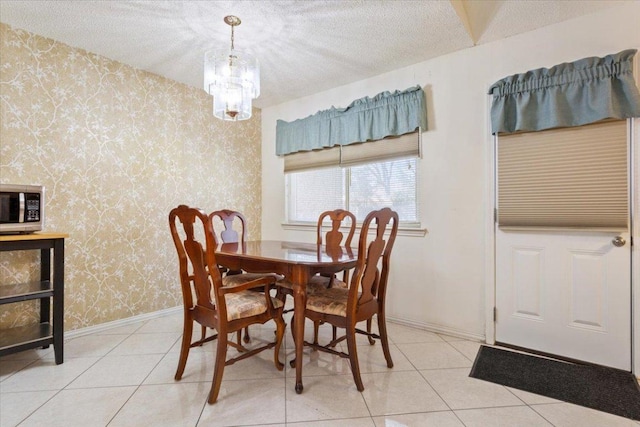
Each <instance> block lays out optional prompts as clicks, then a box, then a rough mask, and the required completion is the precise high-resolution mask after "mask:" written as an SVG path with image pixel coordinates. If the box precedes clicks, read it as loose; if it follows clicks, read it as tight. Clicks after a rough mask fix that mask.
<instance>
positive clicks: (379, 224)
mask: <svg viewBox="0 0 640 427" xmlns="http://www.w3.org/2000/svg"><path fill="white" fill-rule="evenodd" d="M369 229H371V230H372V231H373V233H371V235H370V233H369ZM397 232H398V214H397V213H396V212H394V211H392V210H391V209H389V208H383V209H380V210H376V211H373V212H370V213H369V214H368V215H367V217H366V218H365V220H364V222H363V224H362V230H361V232H360V238H359V242H358V260H357V263H356V266H355V268H354V269H353V274H352V277H351V281H350V283H349V286H348V288H342V287H330V288H326V287H317V288H313V290H311V291H310V292H309V293H308V295H307V306H306V308H305V317H306V318H308V319H310V320H311V321H313V322H314V323H315V322H324V323H329V324H331V325H333V326H335V327H337V328H341V329H344V330H345V334H344V335H343V336H341V337H339V338H337V339H336V338H334V339H333V340H332V341H331V342H329V343H328V344H326V345H319V344H317V343H308V342H304V345H307V346H310V347H312V348H315V349H317V350H321V351H325V352H328V353H331V354H335V355H338V356H341V357H345V358H348V359H349V362H350V364H351V371H352V373H353V379H354V381H355V383H356V387H357V389H358V390H359V391H363V390H364V386H363V384H362V379H361V377H360V367H359V364H358V352H357V346H356V333H358V334H364V335H366V336H368V338H369V342H370V344H373V343H374V342H375V341H373V339H374V338H375V339H379V340H380V341H381V342H382V350H383V353H384V357H385V359H386V361H387V367H389V368H392V367H393V361H392V360H391V353H390V352H389V341H388V338H387V326H386V319H385V296H386V293H387V280H388V278H389V260H390V257H391V250H392V249H393V244H394V241H395V238H396V234H397ZM374 315H375V316H376V317H377V321H378V332H379V334H375V333H372V332H371V321H372V319H373V316H374ZM363 321H366V322H367V330H366V331H363V330H361V329H358V328H356V325H357V324H358V323H359V322H363ZM294 339H298V337H294ZM300 339H304V337H301V338H300ZM345 339H346V341H347V353H344V352H339V351H336V350H334V349H333V347H335V345H336V344H337V343H339V342H341V341H343V340H345Z"/></svg>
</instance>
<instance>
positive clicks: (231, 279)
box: [222, 273, 282, 288]
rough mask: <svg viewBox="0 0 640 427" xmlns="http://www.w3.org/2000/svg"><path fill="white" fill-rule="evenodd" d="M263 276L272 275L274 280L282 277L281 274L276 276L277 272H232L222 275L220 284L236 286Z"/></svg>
mask: <svg viewBox="0 0 640 427" xmlns="http://www.w3.org/2000/svg"><path fill="white" fill-rule="evenodd" d="M265 276H274V277H275V278H276V280H279V279H281V278H282V276H278V275H277V274H272V273H242V274H233V275H231V276H224V277H223V278H222V286H224V287H225V288H226V287H229V286H238V285H242V284H245V283H247V282H250V281H252V280H258V279H262V278H263V277H265Z"/></svg>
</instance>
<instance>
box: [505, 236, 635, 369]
mask: <svg viewBox="0 0 640 427" xmlns="http://www.w3.org/2000/svg"><path fill="white" fill-rule="evenodd" d="M617 236H620V237H621V238H622V239H624V240H625V241H626V243H625V244H624V245H623V246H615V245H614V243H613V239H614V238H616V237H617ZM628 241H629V236H628V234H627V233H620V234H615V233H604V232H603V233H597V232H594V233H584V232H583V233H577V232H575V233H571V232H555V233H553V232H522V231H502V230H500V229H497V232H496V264H497V265H496V325H495V326H496V341H498V342H500V343H505V344H510V345H514V346H517V347H522V348H526V349H532V350H536V351H541V352H544V353H549V354H554V355H559V356H562V357H566V358H571V359H577V360H582V361H587V362H591V363H596V364H599V365H605V366H611V367H614V368H619V369H623V370H626V371H630V370H631V269H630V265H631V245H630V244H629V242H628ZM616 243H617V244H620V243H621V241H620V240H617V241H616Z"/></svg>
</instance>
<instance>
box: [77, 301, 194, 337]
mask: <svg viewBox="0 0 640 427" xmlns="http://www.w3.org/2000/svg"><path fill="white" fill-rule="evenodd" d="M179 312H182V306H181V305H180V306H177V307H172V308H165V309H163V310H158V311H153V312H151V313H144V314H138V315H136V316H132V317H127V318H125V319H118V320H114V321H111V322H105V323H101V324H99V325H93V326H87V327H86V328H79V329H74V330H73V331H65V333H64V338H65V339H70V338H77V337H82V336H85V335H91V334H95V333H98V332H103V331H106V330H109V329H113V328H119V327H121V326H127V325H130V324H132V323H137V322H142V321H144V320H150V319H157V318H159V317H163V316H169V315H171V314H175V313H179Z"/></svg>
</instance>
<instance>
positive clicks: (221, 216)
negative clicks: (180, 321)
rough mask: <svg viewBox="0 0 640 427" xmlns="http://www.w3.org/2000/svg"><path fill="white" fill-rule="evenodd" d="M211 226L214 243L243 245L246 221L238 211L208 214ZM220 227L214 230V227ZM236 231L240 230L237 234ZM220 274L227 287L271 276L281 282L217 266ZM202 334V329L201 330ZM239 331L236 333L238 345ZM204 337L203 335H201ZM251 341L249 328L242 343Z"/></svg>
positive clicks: (227, 210) (270, 274) (223, 210)
mask: <svg viewBox="0 0 640 427" xmlns="http://www.w3.org/2000/svg"><path fill="white" fill-rule="evenodd" d="M209 218H210V219H211V225H212V227H213V232H214V237H215V238H216V243H219V242H222V243H244V242H245V241H246V237H247V219H246V218H245V216H244V215H243V214H242V213H241V212H238V211H234V210H230V209H221V210H217V211H213V212H211V213H210V214H209ZM217 224H221V226H220V227H219V228H218V230H216V225H217ZM238 229H239V230H240V231H239V232H238ZM218 268H219V269H220V272H222V273H224V274H225V278H226V280H225V283H226V284H229V285H235V284H241V283H244V282H248V281H251V280H257V279H260V278H262V277H265V276H273V277H275V278H276V281H277V280H282V279H283V277H282V276H278V275H277V274H273V273H247V272H244V271H242V270H229V269H228V268H226V267H223V266H218ZM203 333H204V329H203ZM240 334H241V331H238V343H240ZM203 336H204V335H203ZM250 341H251V337H250V336H249V328H248V327H247V328H246V329H245V331H244V342H245V343H248V342H250Z"/></svg>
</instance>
